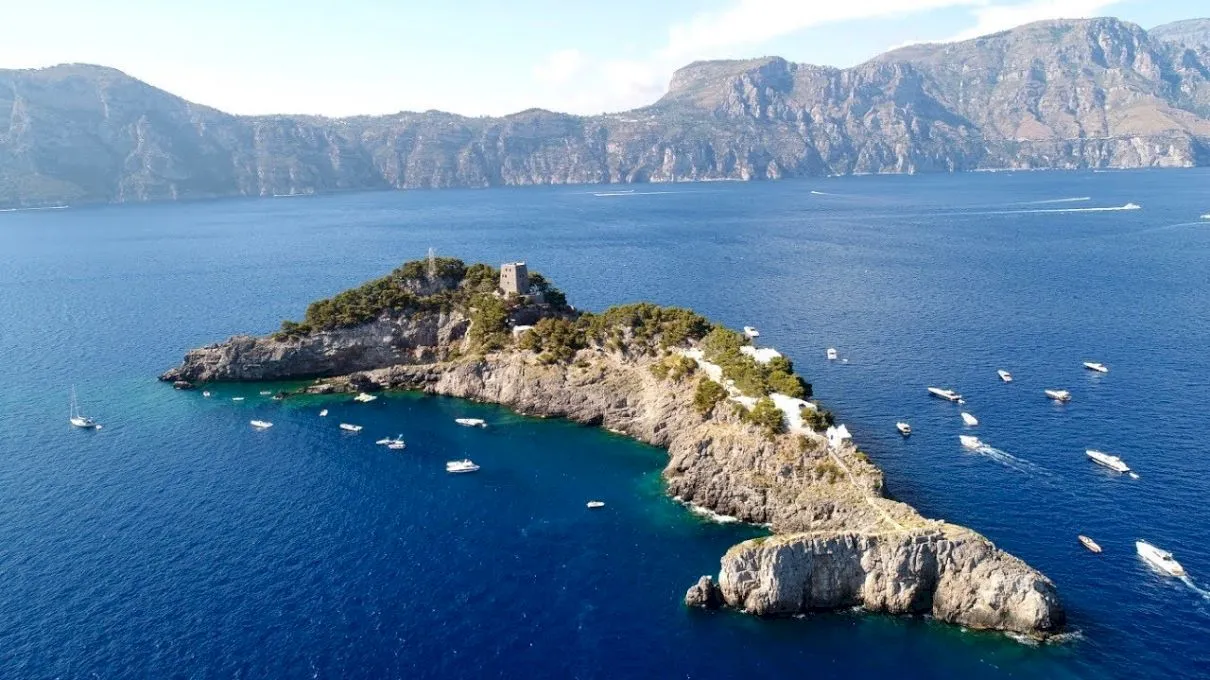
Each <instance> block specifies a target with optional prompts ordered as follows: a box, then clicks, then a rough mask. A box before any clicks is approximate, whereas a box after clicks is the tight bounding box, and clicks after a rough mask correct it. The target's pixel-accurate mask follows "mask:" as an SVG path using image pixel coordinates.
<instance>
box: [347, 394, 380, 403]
mask: <svg viewBox="0 0 1210 680" xmlns="http://www.w3.org/2000/svg"><path fill="white" fill-rule="evenodd" d="M377 398H378V397H376V396H374V395H372V394H366V393H365V392H362V393H360V394H358V395H357V396H356V397H353V401H359V402H361V403H363V404H368V403H370V402H371V401H374V400H375V399H377Z"/></svg>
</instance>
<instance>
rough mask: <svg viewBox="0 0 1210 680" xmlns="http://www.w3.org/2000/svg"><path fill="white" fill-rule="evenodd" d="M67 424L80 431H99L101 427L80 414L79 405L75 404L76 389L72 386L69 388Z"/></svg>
mask: <svg viewBox="0 0 1210 680" xmlns="http://www.w3.org/2000/svg"><path fill="white" fill-rule="evenodd" d="M67 422H69V423H71V426H72V427H78V428H80V429H81V430H99V429H101V425H100V424H99V423H97V421H95V420H93V419H92V418H90V417H88V416H86V415H84V414H83V413H80V405H79V404H78V403H76V388H75V386H74V385H73V386H72V388H71V408H70V410H69V411H68V414H67Z"/></svg>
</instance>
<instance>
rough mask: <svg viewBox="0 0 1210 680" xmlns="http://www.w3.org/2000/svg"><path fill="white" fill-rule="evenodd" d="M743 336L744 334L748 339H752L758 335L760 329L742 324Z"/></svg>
mask: <svg viewBox="0 0 1210 680" xmlns="http://www.w3.org/2000/svg"><path fill="white" fill-rule="evenodd" d="M744 336H746V337H747V338H748V339H749V340H754V339H756V338H759V337H760V331H758V330H756V329H755V328H753V327H752V326H744Z"/></svg>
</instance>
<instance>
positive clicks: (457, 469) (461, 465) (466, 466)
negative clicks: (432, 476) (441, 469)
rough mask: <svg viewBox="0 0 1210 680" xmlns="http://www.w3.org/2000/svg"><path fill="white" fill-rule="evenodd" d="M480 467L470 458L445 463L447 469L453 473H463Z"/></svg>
mask: <svg viewBox="0 0 1210 680" xmlns="http://www.w3.org/2000/svg"><path fill="white" fill-rule="evenodd" d="M478 469H479V466H478V465H475V464H474V463H472V462H471V459H470V458H463V459H462V460H451V461H449V462H448V463H446V464H445V471H446V472H450V473H453V474H462V473H464V472H474V471H476V470H478Z"/></svg>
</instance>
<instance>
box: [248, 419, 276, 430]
mask: <svg viewBox="0 0 1210 680" xmlns="http://www.w3.org/2000/svg"><path fill="white" fill-rule="evenodd" d="M251 423H252V427H255V428H256V429H258V430H267V429H269V428H271V427H273V423H271V422H269V421H267V420H253V421H251Z"/></svg>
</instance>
